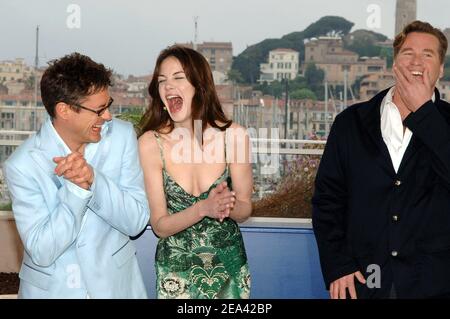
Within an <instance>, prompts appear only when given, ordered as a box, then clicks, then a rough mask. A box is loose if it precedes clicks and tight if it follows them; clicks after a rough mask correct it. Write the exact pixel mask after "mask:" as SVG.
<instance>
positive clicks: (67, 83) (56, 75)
mask: <svg viewBox="0 0 450 319" xmlns="http://www.w3.org/2000/svg"><path fill="white" fill-rule="evenodd" d="M48 64H49V67H48V68H47V70H45V72H44V74H43V75H42V79H41V96H42V103H43V104H44V106H45V109H46V110H47V112H48V114H49V115H50V117H51V118H54V117H55V106H56V104H58V103H59V102H64V103H67V104H69V105H71V107H73V108H74V109H75V110H78V108H76V107H74V106H73V104H79V103H80V101H81V100H82V99H84V98H85V97H87V96H89V95H92V94H95V93H97V92H99V91H101V90H103V89H106V88H107V87H108V86H110V85H111V75H112V71H111V70H110V69H106V68H105V66H104V65H103V64H99V63H96V62H94V61H93V60H92V59H91V58H89V57H88V56H85V55H82V54H80V53H77V52H75V53H72V54H69V55H66V56H64V57H62V58H61V59H56V60H52V61H50V62H49V63H48Z"/></svg>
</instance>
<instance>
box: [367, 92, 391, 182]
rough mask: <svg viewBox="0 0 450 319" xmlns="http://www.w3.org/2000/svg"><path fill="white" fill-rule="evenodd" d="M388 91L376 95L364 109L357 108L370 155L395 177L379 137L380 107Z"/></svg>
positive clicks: (384, 145) (385, 147) (385, 149)
mask: <svg viewBox="0 0 450 319" xmlns="http://www.w3.org/2000/svg"><path fill="white" fill-rule="evenodd" d="M388 91H389V89H387V90H385V91H382V92H380V93H378V94H377V95H376V96H375V97H373V98H372V99H371V100H370V101H368V102H367V104H366V105H365V106H364V107H360V108H358V115H359V118H360V121H361V127H362V130H363V131H365V132H366V133H367V137H368V143H370V144H372V145H373V148H372V154H373V156H374V157H375V160H376V162H377V163H378V164H379V165H380V166H381V167H382V168H383V169H385V170H386V171H387V172H388V173H389V174H390V175H395V170H394V167H393V165H392V160H391V157H390V155H389V150H388V148H387V146H386V144H385V143H384V141H383V137H382V135H381V114H380V106H381V103H382V101H383V98H384V97H385V96H386V94H387V92H388Z"/></svg>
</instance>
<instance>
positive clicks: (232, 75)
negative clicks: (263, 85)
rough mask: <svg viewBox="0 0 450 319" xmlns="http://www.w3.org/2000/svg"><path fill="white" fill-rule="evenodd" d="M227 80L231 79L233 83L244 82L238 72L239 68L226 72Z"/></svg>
mask: <svg viewBox="0 0 450 319" xmlns="http://www.w3.org/2000/svg"><path fill="white" fill-rule="evenodd" d="M227 81H231V82H233V83H242V82H244V78H243V76H242V74H241V72H239V70H234V69H230V71H228V73H227Z"/></svg>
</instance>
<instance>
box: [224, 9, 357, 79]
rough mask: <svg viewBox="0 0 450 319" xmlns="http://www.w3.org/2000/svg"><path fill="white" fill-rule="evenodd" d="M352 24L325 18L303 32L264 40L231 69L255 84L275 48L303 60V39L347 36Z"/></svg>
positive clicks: (247, 52)
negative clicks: (260, 68) (331, 34)
mask: <svg viewBox="0 0 450 319" xmlns="http://www.w3.org/2000/svg"><path fill="white" fill-rule="evenodd" d="M352 27H353V23H352V22H350V21H347V20H346V19H344V18H341V17H336V16H326V17H322V18H320V19H319V20H318V21H316V22H314V23H312V24H311V25H309V26H308V27H307V28H306V29H305V30H304V31H297V32H292V33H289V34H286V35H284V36H283V37H281V38H280V39H265V40H263V41H261V42H259V43H257V44H254V45H251V46H249V47H247V48H246V49H245V50H244V51H243V52H242V53H241V54H239V55H238V56H237V57H236V58H235V59H234V60H233V65H232V69H235V70H239V72H241V74H242V76H243V78H244V81H245V82H246V83H251V84H253V83H255V82H256V80H257V79H258V78H259V65H260V64H261V63H265V62H266V61H267V56H268V54H269V51H271V50H273V49H277V48H286V49H293V50H295V51H298V52H300V58H301V59H304V56H305V44H304V39H308V38H311V37H319V36H322V35H326V34H327V33H329V32H334V33H339V34H342V35H346V34H348V32H349V31H350V30H351V28H352Z"/></svg>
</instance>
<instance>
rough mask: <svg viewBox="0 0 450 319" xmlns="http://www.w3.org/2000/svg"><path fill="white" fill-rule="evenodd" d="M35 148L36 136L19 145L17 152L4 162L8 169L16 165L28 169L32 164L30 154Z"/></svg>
mask: <svg viewBox="0 0 450 319" xmlns="http://www.w3.org/2000/svg"><path fill="white" fill-rule="evenodd" d="M33 148H35V135H33V136H31V137H29V138H28V139H26V140H25V141H24V142H23V143H22V144H21V145H19V146H18V147H17V148H16V150H15V151H14V152H13V153H12V154H11V155H10V156H9V157H8V159H7V160H6V161H5V162H4V166H5V167H8V166H10V165H14V166H17V167H22V166H23V168H26V167H28V166H29V163H30V155H29V152H30V150H32V149H33Z"/></svg>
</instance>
